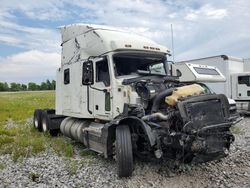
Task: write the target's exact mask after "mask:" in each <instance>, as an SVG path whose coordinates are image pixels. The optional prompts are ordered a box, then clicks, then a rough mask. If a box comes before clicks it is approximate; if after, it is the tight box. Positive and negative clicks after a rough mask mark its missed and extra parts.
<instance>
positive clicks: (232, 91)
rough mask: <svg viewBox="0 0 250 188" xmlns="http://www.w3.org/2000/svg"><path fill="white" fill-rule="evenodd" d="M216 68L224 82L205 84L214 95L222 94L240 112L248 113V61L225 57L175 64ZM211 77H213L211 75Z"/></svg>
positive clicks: (249, 106)
mask: <svg viewBox="0 0 250 188" xmlns="http://www.w3.org/2000/svg"><path fill="white" fill-rule="evenodd" d="M183 63H188V64H202V65H205V66H216V67H217V68H218V69H219V70H220V71H221V73H222V74H223V75H224V76H225V78H226V80H225V82H221V83H219V82H216V83H206V82H204V83H206V84H207V85H208V86H209V87H210V88H211V89H212V90H213V91H214V92H215V93H223V94H225V95H226V96H227V97H228V98H231V99H233V100H235V101H236V104H237V109H238V110H239V111H240V112H245V113H249V112H250V103H249V102H250V60H249V59H242V58H236V57H231V56H227V55H219V56H212V57H206V58H200V59H192V60H185V61H180V62H177V64H183ZM211 76H213V77H214V76H215V75H214V74H211Z"/></svg>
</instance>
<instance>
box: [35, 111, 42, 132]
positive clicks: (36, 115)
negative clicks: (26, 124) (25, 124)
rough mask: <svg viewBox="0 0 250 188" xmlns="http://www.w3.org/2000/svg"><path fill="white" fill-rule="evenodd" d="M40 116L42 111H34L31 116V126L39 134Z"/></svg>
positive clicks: (40, 126) (40, 129) (40, 128)
mask: <svg viewBox="0 0 250 188" xmlns="http://www.w3.org/2000/svg"><path fill="white" fill-rule="evenodd" d="M42 114H43V111H42V110H40V109H36V110H35V112H34V116H33V125H34V127H35V128H36V129H38V130H39V131H40V132H41V131H42Z"/></svg>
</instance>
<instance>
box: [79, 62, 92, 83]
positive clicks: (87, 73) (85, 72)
mask: <svg viewBox="0 0 250 188" xmlns="http://www.w3.org/2000/svg"><path fill="white" fill-rule="evenodd" d="M93 83H94V70H93V62H92V61H86V62H83V64H82V84H83V85H92V84H93Z"/></svg>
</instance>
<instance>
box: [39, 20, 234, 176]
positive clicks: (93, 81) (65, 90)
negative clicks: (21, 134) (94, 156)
mask: <svg viewBox="0 0 250 188" xmlns="http://www.w3.org/2000/svg"><path fill="white" fill-rule="evenodd" d="M60 30H61V34H62V45H61V46H62V57H61V67H60V68H59V69H58V70H57V79H56V108H55V110H54V109H37V110H35V112H34V126H35V128H37V129H38V130H39V131H43V132H49V133H50V134H52V135H56V134H57V133H58V132H61V133H62V134H63V135H65V136H67V137H70V138H72V139H74V140H76V141H79V142H81V143H83V144H84V146H86V147H87V148H89V149H90V150H93V151H95V152H98V153H100V154H102V155H103V156H104V157H105V158H114V159H115V160H116V162H117V169H118V176H119V177H127V176H130V175H131V174H132V171H133V163H134V160H133V159H134V157H136V156H137V157H139V158H147V159H148V158H157V159H164V158H171V159H176V160H182V161H184V162H191V161H194V162H206V161H210V160H215V159H219V158H222V157H225V156H226V155H227V154H228V150H229V148H230V144H231V143H232V142H233V141H234V136H233V135H232V134H231V132H230V127H231V126H232V124H233V123H235V122H236V121H237V116H235V115H232V114H231V113H230V110H229V108H230V105H229V102H228V99H227V98H226V97H225V96H224V95H221V94H220V95H217V94H215V93H213V92H211V91H210V89H209V88H208V87H207V86H206V85H204V84H202V83H201V82H203V81H207V82H216V81H222V80H225V78H224V76H223V75H222V74H221V73H220V71H219V70H218V69H216V68H215V67H212V66H210V67H207V66H206V67H204V66H199V65H198V66H197V65H195V66H191V65H188V64H186V66H183V67H178V68H175V67H174V66H175V65H174V64H171V63H169V62H168V61H167V57H168V56H170V51H169V50H168V49H167V48H166V47H164V46H162V45H159V44H157V43H155V42H153V41H151V40H149V39H146V38H143V37H141V36H138V35H135V34H132V33H129V32H124V31H120V30H117V29H114V28H109V27H104V26H98V25H87V24H73V25H69V26H64V27H61V28H60ZM211 72H212V73H214V72H216V74H212V76H211V74H209V73H211ZM207 73H208V74H207ZM183 75H185V77H187V79H186V80H184V81H182V82H181V81H180V80H179V77H180V76H183Z"/></svg>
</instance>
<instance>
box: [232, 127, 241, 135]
mask: <svg viewBox="0 0 250 188" xmlns="http://www.w3.org/2000/svg"><path fill="white" fill-rule="evenodd" d="M230 130H231V132H232V133H233V134H242V133H243V132H242V130H241V129H240V128H239V127H236V126H233V127H231V128H230Z"/></svg>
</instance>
